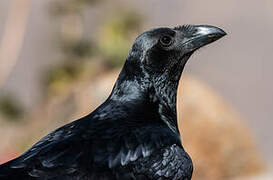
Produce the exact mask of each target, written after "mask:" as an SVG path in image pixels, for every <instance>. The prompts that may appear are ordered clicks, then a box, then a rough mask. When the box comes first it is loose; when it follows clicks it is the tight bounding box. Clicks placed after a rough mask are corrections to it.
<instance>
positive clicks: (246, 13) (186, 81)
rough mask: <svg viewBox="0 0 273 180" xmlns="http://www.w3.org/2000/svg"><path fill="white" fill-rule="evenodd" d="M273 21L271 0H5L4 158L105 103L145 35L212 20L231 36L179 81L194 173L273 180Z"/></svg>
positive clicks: (0, 119) (1, 6)
mask: <svg viewBox="0 0 273 180" xmlns="http://www.w3.org/2000/svg"><path fill="white" fill-rule="evenodd" d="M272 19H273V1H271V0H260V1H254V0H241V1H237V0H229V1H217V0H206V1H202V0H196V1H190V0H182V1H181V0H172V1H158V0H150V1H146V0H138V1H126V0H116V1H115V3H113V1H110V0H35V1H34V0H24V1H22V0H1V2H0V144H1V145H0V164H1V163H3V162H5V161H7V160H9V159H11V158H14V157H16V156H18V155H20V154H21V153H22V152H24V151H25V150H26V149H27V148H29V147H31V146H32V145H33V143H35V142H36V141H38V140H39V139H40V138H41V137H43V136H44V135H46V134H47V133H49V132H50V131H52V130H54V129H56V128H57V127H59V126H61V125H63V124H65V123H68V122H71V121H73V120H75V119H77V118H79V117H81V116H83V115H86V114H88V113H89V112H91V111H92V110H93V109H94V108H96V107H97V106H98V105H99V104H100V103H101V102H103V100H105V99H106V97H107V96H108V95H109V93H110V91H111V88H112V86H113V83H114V82H115V80H116V78H117V75H118V72H119V70H120V68H121V66H122V65H123V63H124V61H125V58H126V55H127V53H128V50H129V48H130V46H131V44H132V43H133V41H134V39H135V38H136V36H137V35H138V34H140V33H141V32H142V31H145V30H148V29H150V28H154V27H160V26H168V27H174V26H176V25H181V24H210V25H215V26H218V27H221V28H223V29H224V30H225V31H226V32H227V33H228V36H226V37H225V38H223V39H221V40H220V41H217V42H215V43H213V44H211V45H209V46H208V47H205V48H202V49H201V50H199V51H197V52H196V53H195V54H194V55H193V57H192V58H191V59H190V61H189V62H188V64H187V66H186V69H185V73H184V76H183V78H182V82H181V83H180V87H179V92H180V94H179V97H178V103H179V105H178V112H179V125H180V131H181V134H182V140H183V144H184V146H185V148H186V150H187V151H188V152H189V154H190V155H191V157H192V158H193V161H194V165H195V171H194V177H193V179H202V180H203V179H204V180H206V179H210V180H213V179H217V180H219V179H220V180H221V179H223V180H225V179H238V180H239V179H248V180H249V179H263V180H264V179H272V178H273V176H272V174H273V173H272V169H273V168H272V167H273V163H272V160H273V156H272V152H273V135H272V127H273V121H272V118H273V108H272V107H273V93H272V92H273V83H272V77H273V70H272V67H273V60H272V57H273V46H272V42H273V36H272V32H273V21H272Z"/></svg>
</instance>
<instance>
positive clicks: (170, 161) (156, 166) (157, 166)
mask: <svg viewBox="0 0 273 180" xmlns="http://www.w3.org/2000/svg"><path fill="white" fill-rule="evenodd" d="M132 167H133V168H132V169H133V172H134V174H135V177H138V176H140V177H143V176H144V175H145V177H146V179H173V180H178V179H179V180H189V179H191V176H192V171H193V165H192V161H191V158H190V156H189V155H188V154H187V153H186V152H185V151H184V149H183V148H182V147H180V146H179V145H176V144H173V145H171V146H168V147H165V148H162V149H160V150H159V151H157V152H155V153H153V154H152V155H151V156H148V157H145V158H140V159H138V160H137V161H136V162H134V163H132ZM137 179H138V178H137Z"/></svg>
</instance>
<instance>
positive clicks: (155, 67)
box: [118, 25, 226, 88]
mask: <svg viewBox="0 0 273 180" xmlns="http://www.w3.org/2000/svg"><path fill="white" fill-rule="evenodd" d="M224 35H226V33H225V32H224V31H223V30H221V29H220V28H217V27H214V26H208V25H196V26H195V25H184V26H178V27H175V28H156V29H151V30H149V31H146V32H144V33H142V34H141V35H140V36H138V37H137V38H136V40H135V42H134V44H133V46H132V48H131V50H130V51H129V54H128V57H127V60H126V63H125V65H124V67H123V70H122V72H121V74H120V76H119V80H118V81H120V82H121V81H124V80H125V81H128V80H129V81H130V80H133V81H135V80H136V81H135V82H140V83H141V84H142V88H144V87H145V86H160V84H161V85H162V84H170V83H172V84H173V85H172V87H175V88H177V85H178V82H179V79H180V77H181V73H182V71H183V68H184V65H185V64H186V62H187V60H188V59H189V58H190V56H191V55H192V54H193V52H194V51H196V50H197V49H199V48H201V47H203V46H205V45H207V44H210V43H212V42H214V41H216V40H218V39H220V38H221V37H223V36H224ZM143 83H145V85H143ZM127 85H128V84H127Z"/></svg>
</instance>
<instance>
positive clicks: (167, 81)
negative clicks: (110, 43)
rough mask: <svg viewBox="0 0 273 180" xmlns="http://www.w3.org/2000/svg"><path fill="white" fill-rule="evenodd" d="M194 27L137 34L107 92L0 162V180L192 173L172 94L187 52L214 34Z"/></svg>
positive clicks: (165, 176) (155, 176)
mask: <svg viewBox="0 0 273 180" xmlns="http://www.w3.org/2000/svg"><path fill="white" fill-rule="evenodd" d="M194 28H196V30H193V29H194ZM198 28H199V27H198V26H193V27H190V26H186V27H178V28H174V29H170V28H158V29H153V30H151V31H147V32H145V33H143V34H142V35H140V36H139V37H138V38H137V39H136V41H135V43H134V45H133V47H132V49H131V50H130V52H129V55H128V57H127V60H126V62H125V65H124V67H123V69H122V71H121V73H120V75H119V78H118V80H117V82H116V84H115V86H114V88H113V90H112V93H111V95H110V96H109V98H108V99H107V100H106V101H105V102H104V103H103V104H102V105H100V106H99V107H98V108H97V109H96V110H95V111H93V112H92V113H90V114H89V115H87V116H86V117H83V118H81V119H79V120H77V121H74V122H72V123H69V124H67V125H65V126H63V127H60V128H59V129H57V130H55V131H53V132H52V133H50V134H48V135H47V136H45V137H44V138H42V139H41V140H40V141H39V142H37V143H36V144H35V145H34V146H33V147H32V148H30V149H29V150H28V151H26V152H25V153H24V154H23V155H21V156H20V157H18V158H16V159H14V160H12V161H9V162H7V163H5V164H3V165H1V166H0V180H8V179H9V180H10V179H21V180H28V179H29V180H32V179H33V180H34V179H35V180H37V179H39V180H59V179H61V180H73V179H75V180H76V179H80V180H85V179H86V180H87V179H88V180H115V179H124V180H127V179H128V180H129V179H139V180H140V179H141V180H143V179H144V180H145V179H147V180H148V179H174V180H176V179H182V180H183V179H184V180H186V179H191V175H192V171H193V165H192V162H191V159H190V157H189V155H188V154H187V153H186V152H185V151H184V149H183V147H182V144H181V140H180V134H179V130H178V127H177V114H176V94H177V87H178V82H179V79H180V76H181V73H182V71H183V68H184V65H185V63H186V62H187V60H188V59H189V57H190V55H191V54H192V53H193V51H194V50H195V49H198V48H200V47H201V46H203V45H205V44H208V43H210V42H213V41H214V40H216V39H215V36H212V35H214V34H212V35H211V36H208V37H207V39H204V37H203V35H202V36H200V35H199V36H198V35H196V34H192V33H196V32H198ZM202 28H204V26H202ZM189 30H190V32H187V33H186V31H189ZM201 30H202V29H201ZM208 30H212V28H211V27H208ZM164 36H168V37H167V38H165V39H164V43H165V44H161V43H162V41H161V40H160V39H161V38H162V37H164ZM195 36H196V37H195ZM222 36H223V34H222ZM211 37H214V40H211V39H210V38H211ZM219 38H220V36H219ZM195 39H197V40H195ZM168 40H172V41H169V42H168ZM189 42H190V43H189ZM166 44H167V45H168V46H166Z"/></svg>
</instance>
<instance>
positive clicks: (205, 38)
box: [174, 25, 226, 52]
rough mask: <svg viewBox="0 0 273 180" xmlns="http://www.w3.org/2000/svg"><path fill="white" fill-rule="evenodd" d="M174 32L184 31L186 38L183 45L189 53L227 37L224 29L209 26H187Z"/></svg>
mask: <svg viewBox="0 0 273 180" xmlns="http://www.w3.org/2000/svg"><path fill="white" fill-rule="evenodd" d="M174 30H179V31H182V33H183V36H184V37H183V40H182V45H183V48H185V50H186V51H187V52H191V51H194V50H196V49H199V48H201V47H203V46H205V45H207V44H210V43H212V42H214V41H216V40H218V39H220V38H221V37H223V36H225V35H226V32H225V31H223V30H222V29H220V28H218V27H214V26H209V25H197V26H194V25H185V26H182V27H178V28H174Z"/></svg>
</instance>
